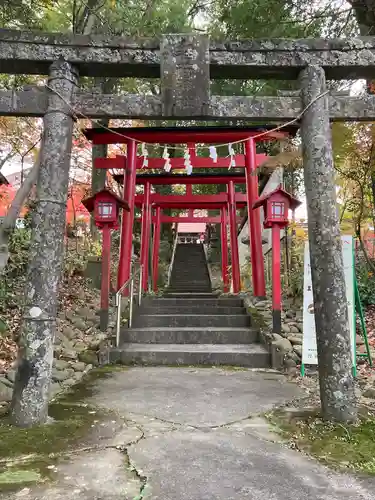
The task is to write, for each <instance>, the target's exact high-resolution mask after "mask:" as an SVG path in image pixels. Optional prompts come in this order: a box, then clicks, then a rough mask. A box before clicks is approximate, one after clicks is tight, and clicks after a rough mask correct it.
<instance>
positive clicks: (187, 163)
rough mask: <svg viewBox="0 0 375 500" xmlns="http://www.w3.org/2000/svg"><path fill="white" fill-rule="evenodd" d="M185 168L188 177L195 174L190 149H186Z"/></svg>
mask: <svg viewBox="0 0 375 500" xmlns="http://www.w3.org/2000/svg"><path fill="white" fill-rule="evenodd" d="M184 166H185V170H186V173H187V175H191V174H192V173H193V165H192V164H191V160H190V152H189V149H187V148H186V149H185V152H184Z"/></svg>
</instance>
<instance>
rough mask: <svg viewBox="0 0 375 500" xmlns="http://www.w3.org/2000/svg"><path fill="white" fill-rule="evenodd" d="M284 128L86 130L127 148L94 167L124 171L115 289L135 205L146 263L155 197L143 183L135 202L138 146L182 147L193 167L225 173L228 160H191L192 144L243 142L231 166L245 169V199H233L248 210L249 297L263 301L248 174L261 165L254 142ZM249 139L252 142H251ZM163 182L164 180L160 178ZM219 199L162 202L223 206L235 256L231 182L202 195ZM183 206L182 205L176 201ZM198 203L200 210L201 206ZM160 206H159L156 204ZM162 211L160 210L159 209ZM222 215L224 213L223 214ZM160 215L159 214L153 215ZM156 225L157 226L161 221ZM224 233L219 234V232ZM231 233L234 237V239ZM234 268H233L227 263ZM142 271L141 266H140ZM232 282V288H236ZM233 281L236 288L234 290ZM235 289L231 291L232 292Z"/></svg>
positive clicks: (253, 191) (253, 190)
mask: <svg viewBox="0 0 375 500" xmlns="http://www.w3.org/2000/svg"><path fill="white" fill-rule="evenodd" d="M289 132H290V131H289V130H288V129H283V131H274V130H272V129H271V130H270V127H262V128H259V127H256V128H254V127H241V128H227V127H204V128H202V127H192V128H183V127H177V128H146V127H139V128H117V129H104V128H95V129H93V128H91V129H86V131H85V135H86V137H87V138H88V139H89V140H91V141H92V143H93V144H115V143H126V144H127V156H126V157H119V156H117V157H116V158H114V159H112V158H111V159H110V158H104V159H102V158H101V159H98V160H97V161H96V163H95V167H97V168H106V169H112V168H114V169H117V168H122V169H124V200H125V201H127V202H128V203H129V207H130V211H129V212H126V213H125V214H124V216H123V221H122V239H121V240H122V242H121V249H120V263H119V274H118V287H121V286H122V285H123V283H125V282H126V281H127V279H128V278H129V276H130V265H131V248H132V232H133V231H132V230H133V221H134V207H135V205H136V204H137V205H138V204H139V203H142V206H143V217H142V219H143V220H142V234H143V236H144V238H143V240H144V242H145V243H144V244H143V245H142V251H141V259H142V261H143V262H144V261H145V259H146V254H145V249H146V247H147V243H146V242H148V241H149V240H150V232H151V220H152V214H151V203H154V204H155V203H157V202H158V201H160V202H162V200H158V198H155V195H152V196H151V183H150V182H147V183H145V189H144V195H139V196H141V197H140V198H138V196H137V197H136V196H135V185H136V170H137V169H140V168H141V167H142V165H143V158H142V157H141V158H137V153H136V150H137V143H148V144H155V143H156V144H164V145H166V144H168V145H170V144H187V146H188V148H189V151H190V154H191V164H192V166H193V168H210V167H214V168H227V169H228V167H229V161H230V159H229V158H218V159H217V162H215V161H214V160H213V159H211V158H201V157H198V156H196V152H195V145H196V144H202V143H206V144H212V145H213V144H223V143H234V142H239V141H241V142H243V143H244V152H245V154H244V155H236V159H235V161H236V167H237V166H239V167H241V166H243V167H244V168H245V181H246V195H242V196H245V201H244V202H243V201H242V199H241V200H238V201H239V202H240V203H241V204H242V203H244V204H245V205H247V208H248V220H249V232H250V246H251V259H252V267H253V273H252V277H253V292H254V295H255V296H257V297H261V296H265V294H266V289H265V277H264V263H263V252H262V239H261V225H260V214H259V209H257V210H253V209H252V205H253V203H254V202H255V201H256V200H257V199H258V196H259V193H258V178H257V176H256V175H252V172H253V171H254V170H255V168H256V167H257V165H259V163H261V162H262V161H263V160H264V156H263V158H261V159H260V158H259V157H258V155H257V154H256V140H259V141H269V140H280V139H282V138H285V137H287V136H288V135H289ZM253 137H254V139H253ZM183 162H184V159H183V158H182V159H181V158H173V159H171V160H170V163H171V168H172V169H182V168H184V165H183ZM164 164H165V160H164V159H160V158H157V159H153V158H149V165H148V168H150V169H157V168H159V169H160V168H163V165H164ZM161 177H163V176H161ZM221 195H224V196H225V199H220V198H217V199H215V201H213V200H212V201H211V200H210V202H208V200H207V199H206V203H204V200H203V199H202V198H201V199H199V200H198V199H193V198H195V196H193V195H191V191H190V192H189V193H188V194H187V195H185V196H187V198H186V200H185V202H184V203H183V206H181V205H180V206H176V202H177V200H164V202H166V201H167V205H165V206H168V207H169V208H171V207H173V206H174V207H175V208H190V209H194V208H205V206H207V205H208V206H209V208H220V210H221V211H222V209H223V207H226V206H227V207H228V215H229V222H230V229H231V243H232V245H233V246H232V245H231V246H232V252H233V254H234V255H236V254H238V248H237V252H236V251H235V247H238V243H237V228H236V201H237V200H236V198H237V194H236V193H235V189H234V181H233V180H230V181H229V183H228V192H227V193H221V194H220V195H207V196H219V197H220V196H221ZM179 201H182V200H179ZM202 203H203V205H204V206H202ZM158 206H159V207H160V203H159V204H158ZM163 206H164V205H163ZM225 212H226V210H225ZM221 213H222V225H223V227H226V220H224V219H225V216H223V211H222V212H221ZM158 214H159V215H158ZM156 217H157V219H158V218H160V221H161V212H160V208H159V210H157V214H156ZM160 223H161V222H160ZM222 232H223V231H222ZM234 233H235V235H234ZM232 264H233V263H232ZM145 267H146V266H145ZM235 272H236V271H235V270H234V269H233V289H234V291H235V292H236V291H239V288H240V281H239V273H238V278H237V277H235V276H234V274H235ZM235 282H236V286H235ZM237 282H238V286H237ZM235 289H236V290H235Z"/></svg>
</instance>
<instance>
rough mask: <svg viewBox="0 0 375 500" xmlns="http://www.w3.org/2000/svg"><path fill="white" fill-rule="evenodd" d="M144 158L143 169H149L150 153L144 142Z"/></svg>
mask: <svg viewBox="0 0 375 500" xmlns="http://www.w3.org/2000/svg"><path fill="white" fill-rule="evenodd" d="M141 148H142V156H143V163H142V168H147V167H148V151H147V146H146V144H145V143H144V142H142V146H141Z"/></svg>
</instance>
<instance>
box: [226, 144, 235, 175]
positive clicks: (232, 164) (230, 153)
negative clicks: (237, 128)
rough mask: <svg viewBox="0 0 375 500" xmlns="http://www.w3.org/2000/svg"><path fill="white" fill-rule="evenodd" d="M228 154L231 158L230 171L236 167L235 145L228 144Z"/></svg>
mask: <svg viewBox="0 0 375 500" xmlns="http://www.w3.org/2000/svg"><path fill="white" fill-rule="evenodd" d="M228 153H229V156H230V162H229V168H228V170H230V169H231V168H232V167H235V166H236V160H235V159H234V155H235V153H234V149H233V144H232V143H231V142H230V143H229V144H228Z"/></svg>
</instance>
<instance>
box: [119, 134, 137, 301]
mask: <svg viewBox="0 0 375 500" xmlns="http://www.w3.org/2000/svg"><path fill="white" fill-rule="evenodd" d="M136 155H137V146H136V143H135V141H133V140H129V141H128V142H127V159H126V158H125V157H124V162H126V168H125V169H124V189H123V198H124V201H125V202H127V203H128V205H129V212H125V211H124V212H123V214H122V224H121V241H120V259H119V266H118V276H117V289H118V290H119V289H120V288H121V287H122V286H123V285H124V284H125V283H126V282H127V281H128V279H129V278H130V273H131V258H132V247H133V221H134V202H135V181H136ZM124 294H127V291H124Z"/></svg>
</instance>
